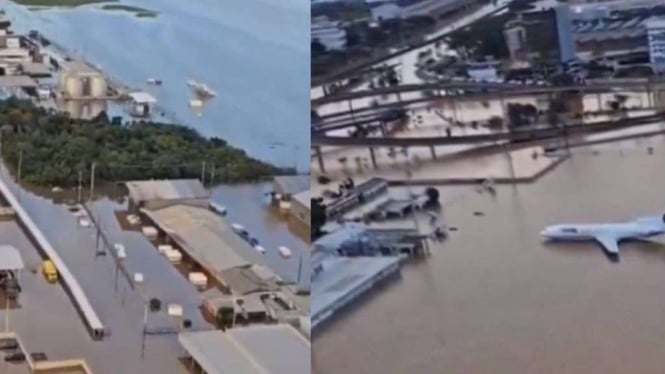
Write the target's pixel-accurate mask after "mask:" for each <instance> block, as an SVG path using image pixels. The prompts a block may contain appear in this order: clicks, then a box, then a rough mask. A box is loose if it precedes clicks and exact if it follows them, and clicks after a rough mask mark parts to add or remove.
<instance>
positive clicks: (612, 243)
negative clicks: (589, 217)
mask: <svg viewBox="0 0 665 374" xmlns="http://www.w3.org/2000/svg"><path fill="white" fill-rule="evenodd" d="M596 241H598V243H600V245H602V246H603V248H605V250H606V251H607V252H608V253H611V254H613V255H618V254H619V243H618V242H617V240H616V238H614V237H613V236H610V235H606V234H605V235H603V234H601V235H596Z"/></svg>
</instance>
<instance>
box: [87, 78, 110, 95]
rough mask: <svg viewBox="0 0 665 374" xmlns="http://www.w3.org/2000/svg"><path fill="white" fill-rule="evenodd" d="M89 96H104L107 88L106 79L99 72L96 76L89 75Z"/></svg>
mask: <svg viewBox="0 0 665 374" xmlns="http://www.w3.org/2000/svg"><path fill="white" fill-rule="evenodd" d="M90 84H91V86H92V89H91V96H92V97H94V98H101V97H105V96H106V91H107V89H108V87H107V85H106V79H104V77H103V76H102V75H101V74H100V75H97V76H93V77H91V83H90Z"/></svg>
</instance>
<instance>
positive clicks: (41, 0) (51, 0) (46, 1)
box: [12, 0, 115, 7]
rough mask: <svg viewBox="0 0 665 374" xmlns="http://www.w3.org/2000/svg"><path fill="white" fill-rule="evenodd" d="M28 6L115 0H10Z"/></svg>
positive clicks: (77, 4) (63, 5)
mask: <svg viewBox="0 0 665 374" xmlns="http://www.w3.org/2000/svg"><path fill="white" fill-rule="evenodd" d="M12 1H13V2H15V3H16V4H21V5H25V6H29V7H77V6H81V5H88V4H98V3H108V2H110V1H115V0H110V1H109V0H12Z"/></svg>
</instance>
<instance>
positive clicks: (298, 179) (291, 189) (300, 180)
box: [272, 175, 310, 201]
mask: <svg viewBox="0 0 665 374" xmlns="http://www.w3.org/2000/svg"><path fill="white" fill-rule="evenodd" d="M309 179H310V177H309V175H279V176H276V177H275V178H274V180H273V184H272V191H273V194H275V198H276V199H279V200H283V201H289V200H291V196H293V195H295V194H297V193H300V192H303V191H306V190H308V189H309Z"/></svg>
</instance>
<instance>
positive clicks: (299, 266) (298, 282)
mask: <svg viewBox="0 0 665 374" xmlns="http://www.w3.org/2000/svg"><path fill="white" fill-rule="evenodd" d="M301 273H302V254H301V255H300V257H299V258H298V277H297V280H296V286H297V285H299V284H300V274H301Z"/></svg>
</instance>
